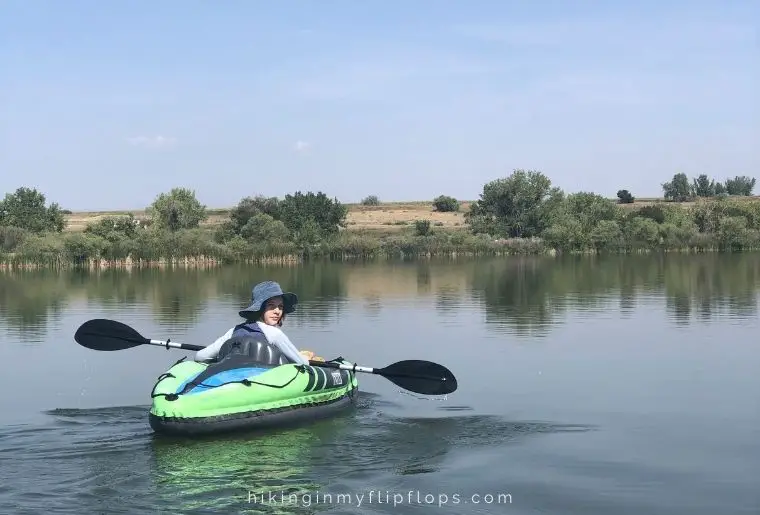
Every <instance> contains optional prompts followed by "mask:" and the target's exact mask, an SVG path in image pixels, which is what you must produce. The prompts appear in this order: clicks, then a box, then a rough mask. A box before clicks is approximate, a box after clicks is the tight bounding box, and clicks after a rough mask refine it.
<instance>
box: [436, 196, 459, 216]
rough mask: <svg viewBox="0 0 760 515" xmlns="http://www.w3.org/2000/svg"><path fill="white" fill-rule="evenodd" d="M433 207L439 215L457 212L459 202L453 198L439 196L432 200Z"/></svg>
mask: <svg viewBox="0 0 760 515" xmlns="http://www.w3.org/2000/svg"><path fill="white" fill-rule="evenodd" d="M433 207H434V208H435V210H436V211H440V212H441V213H448V212H454V211H459V201H458V200H457V199H455V198H454V197H449V196H447V195H439V196H437V197H436V198H434V199H433Z"/></svg>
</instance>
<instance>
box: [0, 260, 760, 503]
mask: <svg viewBox="0 0 760 515" xmlns="http://www.w3.org/2000/svg"><path fill="white" fill-rule="evenodd" d="M263 279H274V280H277V281H279V282H280V283H281V284H282V285H283V287H284V288H287V289H290V290H292V291H296V292H297V293H298V294H299V296H300V299H301V303H300V305H299V309H298V311H297V313H296V314H294V315H291V316H290V317H289V318H288V320H287V321H286V327H285V329H286V330H287V332H288V334H289V335H290V337H291V339H292V340H293V341H294V342H295V343H296V345H298V346H299V347H300V348H306V349H311V350H315V351H317V352H318V353H319V354H320V355H322V356H324V357H325V358H334V357H337V356H344V357H345V358H347V359H349V360H351V361H355V362H357V363H359V364H361V365H365V366H373V367H382V366H386V365H388V364H390V363H393V362H395V361H398V360H402V359H414V358H418V359H429V360H432V361H436V362H439V363H442V364H444V365H446V366H448V367H449V368H450V369H451V370H452V371H453V372H454V373H455V374H456V376H457V379H458V381H459V390H458V391H457V392H455V393H454V394H451V395H449V396H448V397H447V398H437V397H436V398H421V397H420V396H416V395H412V394H408V393H405V392H403V391H401V390H400V389H399V388H398V387H396V386H394V385H393V384H392V383H390V382H389V381H387V380H385V379H383V378H381V377H377V376H368V375H367V374H361V375H360V376H359V380H360V388H361V390H362V394H361V395H362V400H361V402H360V405H359V407H358V409H357V410H356V411H354V412H349V413H347V414H345V415H344V416H341V417H339V418H335V419H332V420H328V421H322V422H319V423H315V424H312V425H307V426H303V427H299V428H294V429H289V430H280V431H271V432H268V433H265V434H248V435H238V436H234V437H231V436H225V437H222V436H218V437H213V438H206V439H203V440H201V441H192V440H187V439H185V440H179V439H172V438H167V437H159V436H156V435H154V434H153V433H152V432H151V430H150V427H149V425H148V420H147V409H148V406H149V402H150V389H151V387H152V385H153V383H154V381H155V380H156V378H157V376H159V375H160V374H161V373H162V372H163V371H165V370H166V369H167V368H168V367H169V366H170V365H171V364H173V363H174V362H175V361H176V360H178V359H179V358H181V357H182V356H183V355H190V353H189V352H186V351H177V350H166V349H162V348H160V347H138V348H134V349H130V350H124V351H119V352H111V353H106V352H96V351H91V350H88V349H85V348H82V347H80V346H79V345H77V344H76V343H75V342H74V340H73V334H74V331H75V330H76V328H77V327H78V326H79V325H80V324H81V323H82V322H84V321H85V320H87V319H90V318H98V317H107V318H114V319H118V320H121V321H123V322H126V323H128V324H130V325H132V326H133V327H135V328H136V329H138V330H139V331H140V332H141V333H142V334H143V335H145V336H147V337H150V338H156V339H167V338H171V339H172V340H174V341H182V342H185V343H194V344H201V345H206V344H208V343H210V342H211V341H212V340H213V339H215V338H216V337H217V336H219V335H221V334H223V333H224V332H225V331H226V330H227V329H228V328H229V327H230V326H231V325H232V324H234V323H237V322H238V321H239V318H238V317H237V311H238V309H239V308H240V307H241V306H244V305H245V303H246V301H247V300H248V298H249V295H250V288H251V286H252V285H253V284H254V283H255V282H257V281H260V280H263ZM758 289H760V253H756V254H740V255H723V256H721V255H696V256H681V255H669V256H636V257H611V258H604V259H601V258H588V257H584V258H563V259H553V258H501V259H483V260H466V261H458V262H433V263H429V262H424V263H419V262H418V263H395V264H390V263H388V264H364V265H363V264H318V265H308V266H299V267H281V268H276V267H272V268H254V267H227V268H223V269H216V270H210V271H194V270H174V271H166V270H163V271H161V270H151V271H132V272H128V271H104V272H100V273H94V272H79V273H73V272H70V273H53V272H25V273H10V272H7V271H6V272H0V350H1V351H2V353H3V357H4V360H3V361H4V365H5V366H4V367H3V372H2V374H0V391H2V395H0V513H14V514H22V513H35V514H36V513H80V512H81V513H213V512H217V511H218V512H225V513H315V512H316V513H370V512H372V513H374V512H377V513H419V512H420V511H419V510H420V509H421V508H424V507H425V506H430V508H429V511H430V512H432V513H514V514H534V513H535V514H539V513H540V514H579V515H580V514H583V515H593V514H604V515H608V514H636V515H640V514H642V513H646V514H649V515H655V514H669V515H678V514H684V515H686V514H688V515H697V514H710V515H715V514H721V515H729V514H757V513H759V512H760V488H759V485H760V482H759V480H758V478H760V430H759V429H758V428H760V373H759V372H760V366H759V365H760V345H759V344H758V334H760V332H759V330H760V324H758ZM370 492H373V493H372V494H370ZM269 493H272V494H273V495H274V497H272V498H269V497H268V494H269ZM282 493H285V494H286V495H287V494H290V493H295V494H298V496H297V499H295V498H291V499H288V498H287V497H285V498H284V499H283V498H282V497H281V494H282ZM378 493H379V494H380V495H379V497H380V499H379V502H378ZM326 494H332V499H330V498H329V497H328V498H325V495H326ZM340 494H342V496H341V497H338V496H339V495H340ZM262 495H263V496H264V502H257V501H259V500H260V499H258V498H257V496H262ZM473 496H475V497H473ZM478 496H479V497H478ZM478 500H479V501H480V502H474V501H478ZM489 501H490V503H489ZM426 502H429V503H431V504H426ZM439 505H440V506H439Z"/></svg>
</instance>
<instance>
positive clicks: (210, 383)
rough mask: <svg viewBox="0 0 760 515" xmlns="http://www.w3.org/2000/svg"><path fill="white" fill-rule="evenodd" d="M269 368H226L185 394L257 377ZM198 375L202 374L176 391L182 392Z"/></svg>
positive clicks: (190, 379) (189, 380)
mask: <svg viewBox="0 0 760 515" xmlns="http://www.w3.org/2000/svg"><path fill="white" fill-rule="evenodd" d="M267 370H270V369H269V368H260V367H246V368H232V369H229V370H224V371H222V372H219V373H218V374H214V375H213V376H211V377H207V378H206V379H204V380H203V384H202V385H197V386H194V387H193V389H192V390H190V391H189V392H186V393H185V395H190V394H193V393H201V392H205V391H207V390H210V389H213V387H215V386H220V385H222V384H224V383H229V382H232V381H241V380H243V379H250V378H251V377H255V376H257V375H259V374H262V373H264V372H266V371H267ZM198 375H200V374H196V375H195V376H193V377H191V378H189V379H188V380H187V381H185V382H184V383H182V384H181V385H179V387H178V388H177V390H176V392H181V391H182V389H183V388H184V387H185V385H186V384H187V383H189V382H191V381H192V380H193V379H195V378H196V377H198ZM176 392H175V393H176Z"/></svg>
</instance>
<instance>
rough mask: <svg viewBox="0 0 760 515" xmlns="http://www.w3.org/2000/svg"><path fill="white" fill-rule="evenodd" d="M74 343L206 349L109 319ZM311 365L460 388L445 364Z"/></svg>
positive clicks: (429, 391) (421, 388)
mask: <svg viewBox="0 0 760 515" xmlns="http://www.w3.org/2000/svg"><path fill="white" fill-rule="evenodd" d="M74 340H76V342H77V343H78V344H79V345H81V346H83V347H87V348H88V349H93V350H100V351H116V350H124V349H130V348H132V347H137V346H138V345H157V346H161V347H166V348H167V349H169V348H172V349H181V350H192V351H199V350H201V349H203V348H204V347H203V346H201V345H190V344H187V343H178V342H173V341H171V340H151V339H150V338H145V337H144V336H143V335H141V334H140V333H138V332H137V331H135V330H134V329H133V328H131V327H130V326H128V325H127V324H124V323H122V322H118V321H116V320H108V319H105V318H96V319H93V320H88V321H87V322H85V323H83V324H82V325H81V326H79V329H77V331H76V333H74ZM309 364H310V365H312V366H315V367H325V368H339V369H342V370H353V371H354V372H366V373H369V374H376V375H379V376H383V377H385V378H386V379H388V380H389V381H391V382H392V383H393V384H395V385H397V386H400V387H401V388H404V389H405V390H409V391H411V392H415V393H419V394H422V395H445V394H448V393H452V392H454V391H456V389H457V380H456V377H454V374H452V373H451V371H450V370H449V369H447V368H446V367H444V366H443V365H439V364H438V363H433V362H432V361H424V360H419V359H409V360H404V361H398V362H396V363H393V364H391V365H388V366H387V367H385V368H370V367H362V366H359V365H346V364H343V363H333V362H325V361H313V360H310V361H309Z"/></svg>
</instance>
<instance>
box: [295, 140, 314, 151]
mask: <svg viewBox="0 0 760 515" xmlns="http://www.w3.org/2000/svg"><path fill="white" fill-rule="evenodd" d="M310 148H311V143H309V142H308V141H303V140H298V141H296V142H295V143H294V144H293V150H294V151H295V152H297V153H298V154H303V153H305V152H308V151H309V149H310Z"/></svg>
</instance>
